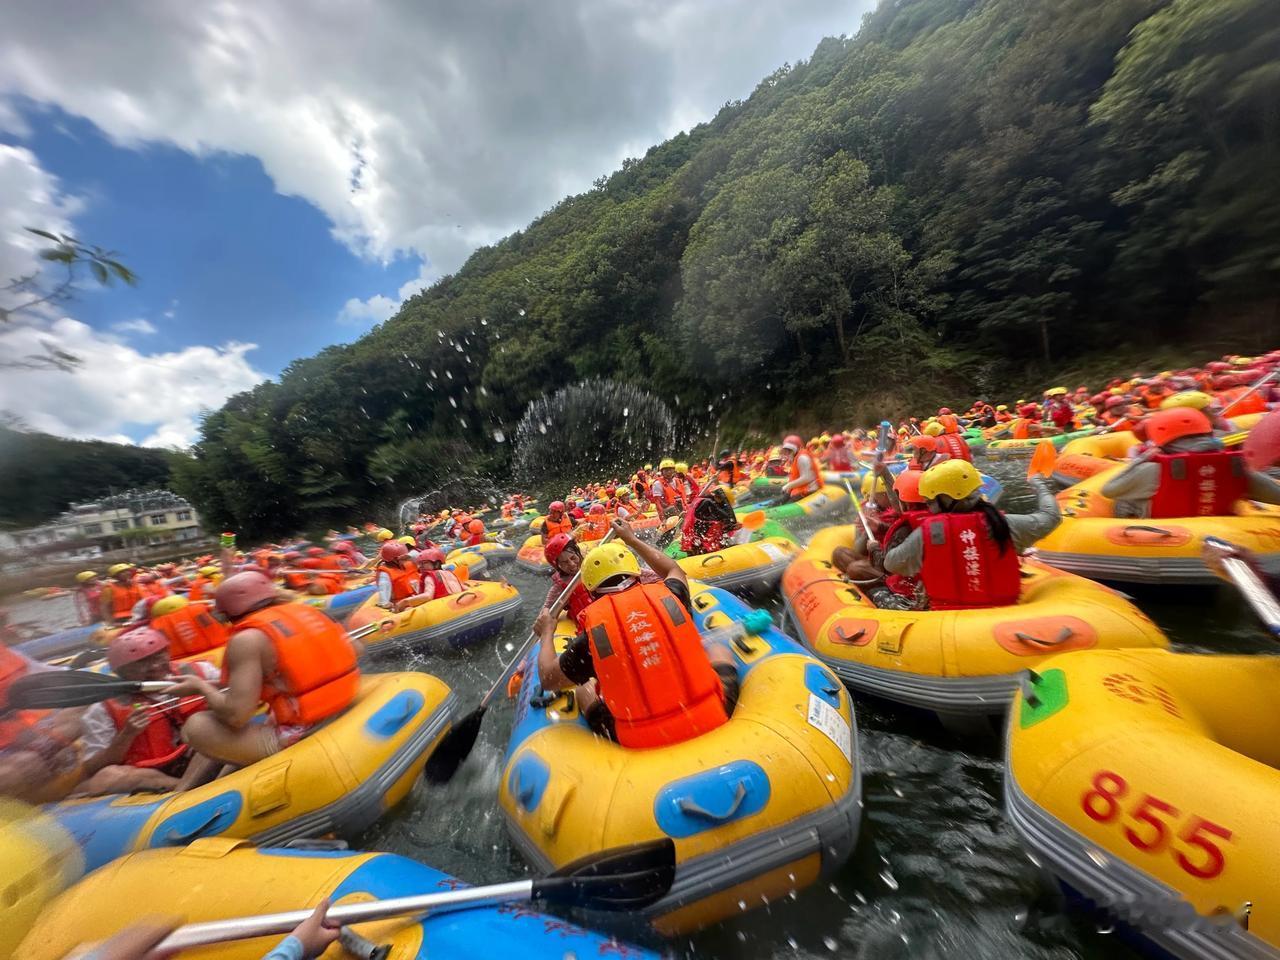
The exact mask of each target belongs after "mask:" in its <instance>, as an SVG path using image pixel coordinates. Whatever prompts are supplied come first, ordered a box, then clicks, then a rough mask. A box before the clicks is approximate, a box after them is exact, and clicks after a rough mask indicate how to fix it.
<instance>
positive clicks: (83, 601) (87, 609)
mask: <svg viewBox="0 0 1280 960" xmlns="http://www.w3.org/2000/svg"><path fill="white" fill-rule="evenodd" d="M101 601H102V587H101V586H98V585H97V584H93V585H91V586H87V587H81V588H80V589H79V590H77V591H76V592H75V604H76V614H77V615H78V616H79V617H80V625H81V626H84V627H87V626H88V625H89V624H91V623H97V622H98V621H99V620H101V619H102V602H101Z"/></svg>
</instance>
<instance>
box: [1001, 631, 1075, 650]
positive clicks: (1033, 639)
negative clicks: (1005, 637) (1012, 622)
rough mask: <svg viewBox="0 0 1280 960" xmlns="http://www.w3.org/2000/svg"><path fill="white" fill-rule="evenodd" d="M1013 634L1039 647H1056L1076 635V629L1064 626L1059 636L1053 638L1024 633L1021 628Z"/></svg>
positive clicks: (1024, 641)
mask: <svg viewBox="0 0 1280 960" xmlns="http://www.w3.org/2000/svg"><path fill="white" fill-rule="evenodd" d="M1013 635H1014V636H1015V637H1017V638H1018V639H1019V640H1021V641H1022V642H1023V643H1030V644H1034V645H1035V646H1037V647H1056V646H1058V645H1059V644H1063V643H1066V642H1067V641H1068V640H1070V639H1071V638H1072V637H1073V636H1075V631H1074V630H1072V629H1071V628H1070V627H1063V628H1062V629H1061V630H1060V631H1058V636H1057V637H1055V638H1054V639H1053V640H1041V639H1040V638H1039V637H1037V636H1035V635H1034V634H1030V633H1023V632H1022V631H1021V630H1015V631H1014V632H1013Z"/></svg>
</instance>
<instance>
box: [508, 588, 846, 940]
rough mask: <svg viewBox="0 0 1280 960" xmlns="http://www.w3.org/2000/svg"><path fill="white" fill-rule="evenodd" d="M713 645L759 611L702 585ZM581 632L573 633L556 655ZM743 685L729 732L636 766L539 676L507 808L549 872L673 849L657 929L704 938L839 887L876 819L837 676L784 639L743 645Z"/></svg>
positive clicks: (521, 719) (529, 679)
mask: <svg viewBox="0 0 1280 960" xmlns="http://www.w3.org/2000/svg"><path fill="white" fill-rule="evenodd" d="M691 587H692V589H693V605H694V610H695V619H696V620H697V623H698V626H699V628H700V629H703V630H705V629H707V628H713V627H721V626H727V625H729V624H730V623H731V622H733V621H738V620H741V619H742V618H743V617H744V616H746V614H747V613H749V612H750V610H751V608H750V607H748V606H747V605H746V604H744V603H743V602H742V601H741V600H739V599H737V598H736V597H734V596H733V595H732V594H730V593H727V592H726V591H724V590H720V589H718V588H714V587H706V586H703V585H699V584H691ZM573 633H574V628H573V627H572V626H570V625H569V623H568V621H565V620H562V621H561V622H560V625H559V629H558V630H557V643H558V644H560V645H563V644H564V643H566V642H567V641H568V640H569V639H570V638H571V637H572V635H573ZM734 655H735V657H736V658H737V659H738V675H739V677H740V678H741V681H742V690H741V696H740V698H739V700H738V705H737V709H735V710H734V713H733V716H732V717H731V718H730V720H729V722H728V723H726V724H724V725H723V726H721V727H719V728H718V729H716V730H713V731H712V732H710V733H707V734H704V735H703V736H701V737H698V738H696V739H694V740H690V741H687V742H685V743H680V744H676V745H674V746H671V747H661V748H656V749H652V750H629V749H626V748H624V747H621V746H618V745H617V744H615V743H612V742H611V741H608V740H604V739H601V738H599V737H596V736H595V735H593V734H592V733H591V731H590V730H589V729H588V728H587V725H586V722H585V721H584V720H583V719H582V717H581V716H580V714H579V712H578V709H577V706H576V704H575V703H574V698H573V696H572V693H571V692H570V693H561V694H558V695H557V694H551V695H548V694H545V693H544V692H543V691H542V688H541V686H540V685H539V683H538V679H537V678H538V673H537V667H536V660H533V659H531V660H530V661H529V663H528V664H527V666H526V670H525V680H524V684H523V686H522V688H521V691H520V695H519V698H518V700H517V704H516V722H515V727H514V729H513V730H512V733H511V740H510V741H509V743H508V747H507V757H506V761H505V763H504V766H503V772H502V779H501V782H500V785H499V794H498V801H499V804H500V806H501V808H502V813H503V816H504V818H505V819H506V823H507V827H508V831H509V833H510V834H511V836H512V838H513V840H514V843H515V845H516V847H517V848H518V849H519V850H520V851H521V853H523V854H524V856H525V858H526V859H527V860H528V861H529V862H530V863H531V864H533V865H534V866H535V867H536V868H537V869H538V870H540V871H544V872H545V871H549V870H551V869H554V868H557V867H561V866H563V865H564V864H566V863H570V862H573V861H575V860H577V859H579V858H581V857H584V856H587V855H589V854H591V853H595V852H597V851H599V850H602V849H606V848H609V847H614V846H619V845H622V844H628V843H636V842H640V841H644V840H653V839H657V838H660V837H663V836H668V837H671V838H672V839H673V840H674V841H675V844H676V855H677V858H678V865H677V868H676V879H675V883H674V885H673V886H672V888H671V893H670V894H669V895H668V896H667V897H666V898H664V899H663V900H661V901H659V903H658V904H656V905H655V906H654V907H653V908H651V909H650V910H649V911H648V912H647V914H646V916H648V917H650V918H651V919H653V920H654V921H655V925H656V926H657V927H658V928H659V929H660V930H662V931H664V932H667V933H676V932H682V931H689V930H694V929H698V928H700V927H703V926H706V925H708V924H711V923H715V922H716V921H718V920H720V919H722V918H724V917H728V916H733V915H736V914H738V913H740V912H741V911H742V910H744V909H747V907H746V906H744V905H743V904H746V905H749V906H752V907H755V906H761V905H764V904H767V903H768V902H769V901H770V900H772V899H776V898H778V897H781V896H786V895H787V894H788V893H789V892H791V891H793V890H798V889H801V888H803V887H806V886H808V885H810V884H811V883H814V882H815V881H816V880H818V879H819V878H820V877H822V876H828V875H830V874H831V873H832V871H834V870H835V869H837V868H838V867H839V866H840V865H841V864H842V863H843V862H844V860H845V859H846V858H847V857H848V856H849V854H850V852H851V851H852V850H853V846H854V842H855V840H856V839H857V833H858V824H859V820H860V817H861V812H862V800H861V781H860V777H861V770H860V767H859V764H858V759H857V730H856V727H855V723H854V718H853V712H852V704H851V702H850V699H849V696H848V694H847V693H846V692H845V691H844V690H843V688H842V687H841V684H840V682H839V681H838V680H837V679H836V678H835V677H834V676H833V675H832V674H831V672H830V671H829V670H827V669H826V668H825V667H823V666H822V665H821V664H819V663H818V662H817V661H816V660H814V659H813V658H812V657H810V656H808V655H807V654H806V653H805V652H804V651H803V650H802V649H801V648H800V647H799V646H798V645H797V644H796V643H795V642H794V641H792V640H791V639H790V638H788V637H787V636H786V635H784V634H783V633H781V632H779V631H778V630H776V629H774V628H770V629H769V630H768V631H767V632H766V633H764V634H761V635H760V636H748V637H745V638H744V639H742V640H741V642H740V643H736V644H735V645H734Z"/></svg>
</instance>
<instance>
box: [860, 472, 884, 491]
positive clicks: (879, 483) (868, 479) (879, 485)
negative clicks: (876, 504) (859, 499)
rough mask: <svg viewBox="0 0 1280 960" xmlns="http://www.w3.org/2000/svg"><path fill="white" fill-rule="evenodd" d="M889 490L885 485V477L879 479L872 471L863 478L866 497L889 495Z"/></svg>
mask: <svg viewBox="0 0 1280 960" xmlns="http://www.w3.org/2000/svg"><path fill="white" fill-rule="evenodd" d="M887 492H888V489H887V488H886V487H885V485H884V477H877V476H876V475H875V474H874V473H872V472H871V471H870V470H868V471H867V473H866V475H865V476H864V477H863V478H862V495H863V496H864V497H870V496H873V495H874V494H876V493H887Z"/></svg>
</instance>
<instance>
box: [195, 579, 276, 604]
mask: <svg viewBox="0 0 1280 960" xmlns="http://www.w3.org/2000/svg"><path fill="white" fill-rule="evenodd" d="M287 579H288V578H287V577H286V580H287ZM211 586H213V581H212V580H211V579H209V578H208V577H196V578H195V579H194V580H192V581H191V586H190V587H188V588H187V599H188V600H190V601H191V602H192V603H194V602H195V601H197V600H203V599H204V589H205V587H211Z"/></svg>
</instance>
